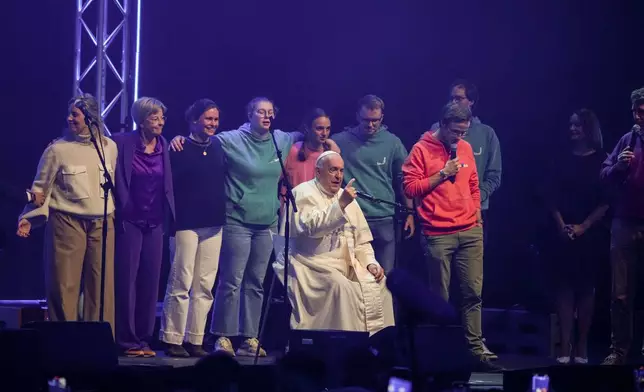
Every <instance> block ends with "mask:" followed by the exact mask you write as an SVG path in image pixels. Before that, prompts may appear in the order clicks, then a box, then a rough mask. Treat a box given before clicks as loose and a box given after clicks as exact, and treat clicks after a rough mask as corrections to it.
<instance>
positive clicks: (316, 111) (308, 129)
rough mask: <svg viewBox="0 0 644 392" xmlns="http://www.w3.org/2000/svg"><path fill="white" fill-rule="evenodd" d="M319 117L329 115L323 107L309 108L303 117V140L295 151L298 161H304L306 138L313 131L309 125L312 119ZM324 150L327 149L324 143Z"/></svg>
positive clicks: (311, 123)
mask: <svg viewBox="0 0 644 392" xmlns="http://www.w3.org/2000/svg"><path fill="white" fill-rule="evenodd" d="M320 117H327V118H331V117H329V115H328V114H326V112H325V111H324V109H320V108H315V109H313V110H311V111H310V112H309V113H308V115H307V116H306V117H304V121H303V122H302V131H303V132H304V141H303V142H302V145H301V146H300V150H299V151H298V152H297V160H298V161H300V162H304V161H306V138H308V137H309V135H310V134H311V132H313V129H311V125H313V121H315V120H317V119H318V118H320ZM324 150H325V151H326V150H327V147H326V145H325V146H324Z"/></svg>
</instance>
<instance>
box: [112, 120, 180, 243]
mask: <svg viewBox="0 0 644 392" xmlns="http://www.w3.org/2000/svg"><path fill="white" fill-rule="evenodd" d="M140 137H141V136H140V134H139V131H132V132H120V133H115V134H113V135H112V140H114V142H115V143H116V147H117V148H118V158H117V161H116V169H115V171H114V187H115V190H114V195H115V197H116V217H117V219H118V214H119V211H123V208H124V207H125V204H126V203H127V202H128V200H129V199H130V180H131V178H132V160H133V159H134V149H135V148H136V144H137V143H139V140H140ZM159 140H160V141H161V148H162V149H163V173H164V176H163V177H164V179H163V183H164V191H165V196H166V209H165V219H164V222H165V224H164V225H165V229H166V232H167V231H168V230H170V228H171V227H172V225H173V222H174V217H175V210H174V191H173V188H172V169H171V166H170V154H169V152H168V142H167V140H165V138H164V137H163V136H159Z"/></svg>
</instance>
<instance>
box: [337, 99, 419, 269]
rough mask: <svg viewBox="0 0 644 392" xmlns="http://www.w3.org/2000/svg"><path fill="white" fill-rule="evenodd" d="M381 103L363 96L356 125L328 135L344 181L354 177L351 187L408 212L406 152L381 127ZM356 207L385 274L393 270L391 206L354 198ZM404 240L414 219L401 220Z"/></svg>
mask: <svg viewBox="0 0 644 392" xmlns="http://www.w3.org/2000/svg"><path fill="white" fill-rule="evenodd" d="M384 109H385V103H384V102H383V100H382V99H380V98H379V97H377V96H375V95H366V96H365V97H363V98H362V99H360V101H358V112H357V120H358V125H357V126H356V127H354V128H348V129H346V130H344V131H343V132H340V133H337V134H335V135H332V139H333V140H335V142H336V143H337V144H338V147H340V150H341V151H342V158H343V159H344V172H345V173H344V178H345V181H348V180H351V179H352V178H355V179H356V181H355V185H354V186H355V188H356V189H357V190H358V191H360V192H363V193H366V194H369V195H371V196H373V197H375V198H378V199H382V200H386V201H389V202H395V201H396V196H397V195H399V196H400V197H401V198H404V200H405V204H406V206H407V207H409V208H410V209H413V207H414V205H413V202H412V200H410V199H407V198H405V196H404V194H403V193H402V165H403V163H404V161H405V159H406V158H407V150H406V149H405V146H403V144H402V142H401V141H400V139H399V138H398V137H397V136H396V135H394V134H393V133H391V132H389V130H388V129H387V127H386V126H385V125H383V123H382V120H383V117H384ZM358 204H359V205H360V208H362V211H363V212H364V215H365V217H366V218H367V223H368V224H369V229H370V230H371V234H372V235H373V241H372V243H371V245H372V246H373V250H374V252H375V254H376V260H378V262H379V263H380V265H381V266H382V268H383V269H384V270H385V273H388V272H389V271H391V270H392V269H393V268H394V263H395V260H396V241H395V235H396V230H395V222H396V220H395V214H396V209H395V207H393V206H390V205H387V204H384V203H377V202H374V201H370V200H365V199H358ZM404 231H406V237H407V238H409V237H411V236H413V235H414V231H415V226H414V217H413V215H408V216H407V217H406V219H405V225H404Z"/></svg>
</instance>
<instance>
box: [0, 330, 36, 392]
mask: <svg viewBox="0 0 644 392" xmlns="http://www.w3.org/2000/svg"><path fill="white" fill-rule="evenodd" d="M41 348H42V340H41V336H40V334H39V333H38V331H35V330H27V329H5V330H2V331H0V374H1V375H2V383H3V385H12V386H14V387H15V390H21V391H33V390H42V388H44V387H45V386H46V385H47V378H46V376H45V374H44V372H43V366H42V361H41V359H42V355H41Z"/></svg>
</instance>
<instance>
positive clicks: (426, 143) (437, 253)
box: [402, 103, 490, 363]
mask: <svg viewBox="0 0 644 392" xmlns="http://www.w3.org/2000/svg"><path fill="white" fill-rule="evenodd" d="M471 120H472V112H471V111H470V109H469V108H467V107H462V106H459V105H457V104H453V103H450V104H448V105H447V106H445V107H444V108H443V113H442V116H441V121H440V128H439V129H438V130H437V131H429V132H426V133H425V134H424V135H423V136H422V137H421V138H420V140H419V141H418V142H417V143H416V144H415V145H414V147H413V148H412V150H411V153H410V154H409V157H408V158H407V161H406V162H405V164H404V165H403V169H402V170H403V175H404V178H403V187H404V191H405V194H406V196H407V197H410V198H414V199H415V200H416V206H417V210H418V216H419V218H420V223H421V228H422V233H423V236H422V237H423V247H424V253H425V255H426V258H427V264H428V267H429V272H430V287H431V289H432V290H433V291H434V292H436V293H437V294H440V295H441V296H442V297H443V298H444V299H445V300H448V297H449V283H450V276H451V266H452V265H454V268H455V273H456V274H457V277H458V279H459V281H460V290H461V297H462V304H461V313H462V316H463V321H464V324H465V335H466V338H467V340H468V343H469V346H470V350H471V351H472V353H473V354H474V355H475V356H476V357H477V358H478V359H479V360H480V361H481V362H483V363H489V360H490V357H489V355H487V354H486V352H489V351H488V350H486V347H485V344H484V343H483V340H482V336H481V335H482V333H481V303H482V301H481V290H482V287H483V229H482V225H483V220H482V218H481V196H480V191H479V180H478V175H477V172H476V163H475V161H474V154H473V152H472V147H471V146H470V144H469V143H467V142H466V141H464V140H462V138H463V136H465V135H466V133H467V130H468V129H469V127H470V122H471ZM452 261H453V263H452Z"/></svg>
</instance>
